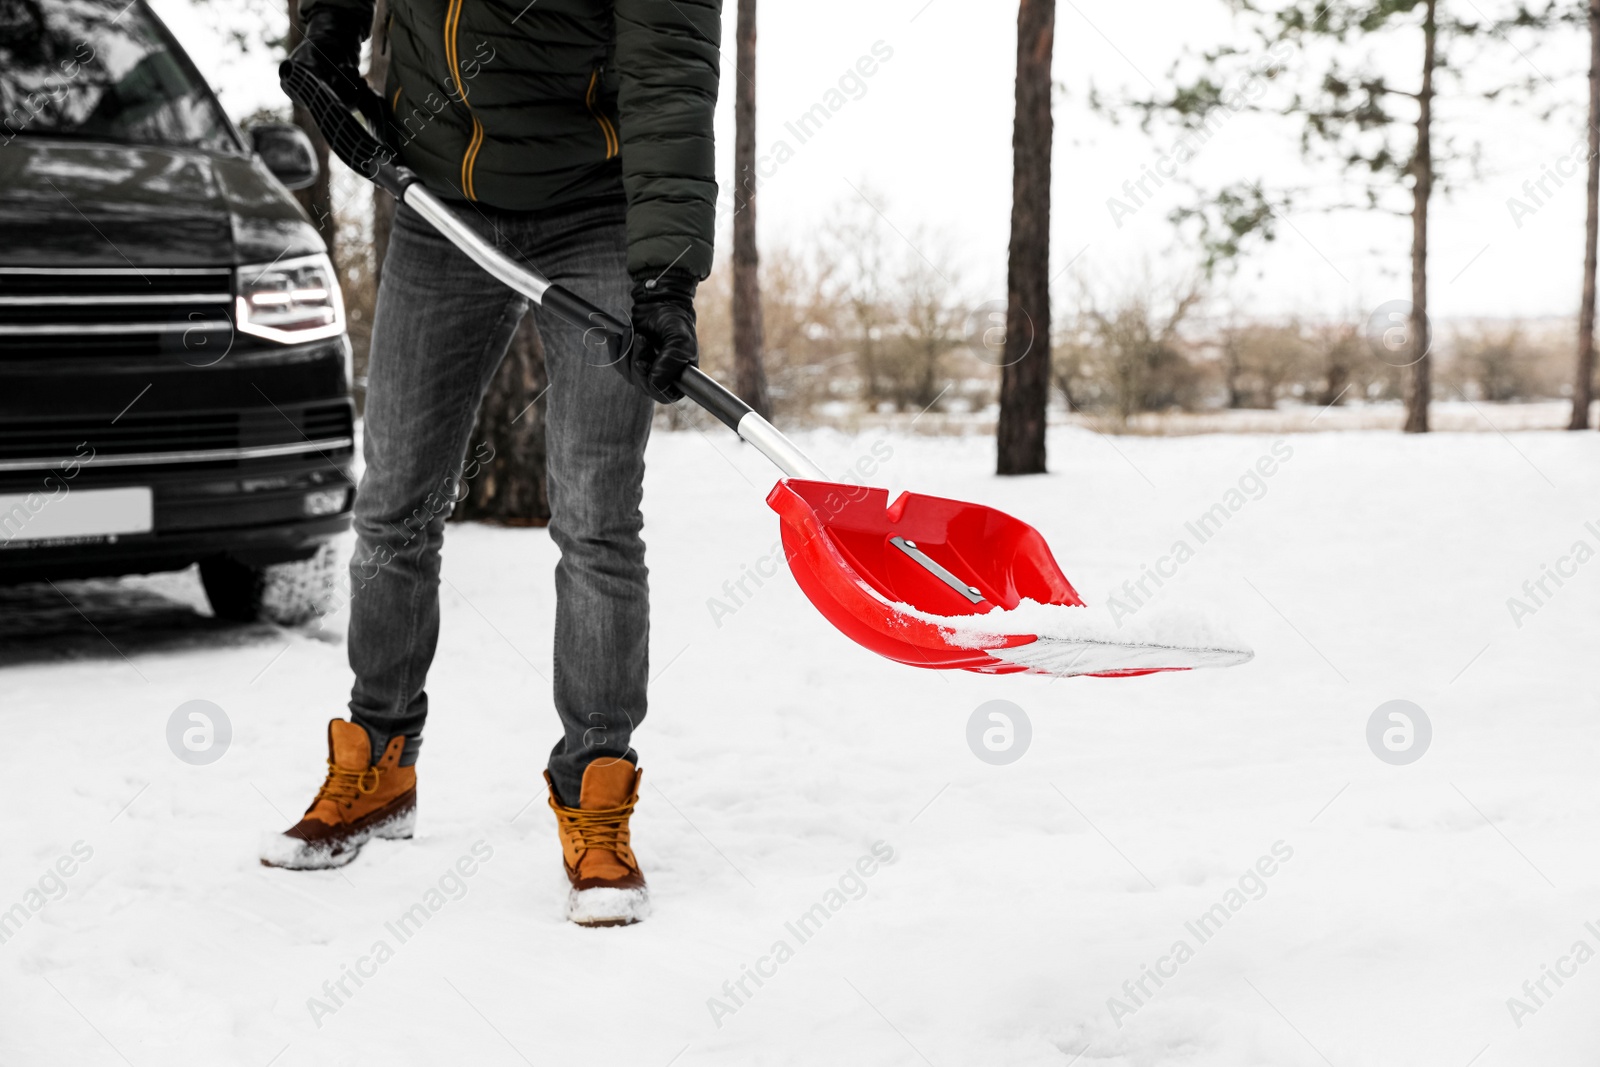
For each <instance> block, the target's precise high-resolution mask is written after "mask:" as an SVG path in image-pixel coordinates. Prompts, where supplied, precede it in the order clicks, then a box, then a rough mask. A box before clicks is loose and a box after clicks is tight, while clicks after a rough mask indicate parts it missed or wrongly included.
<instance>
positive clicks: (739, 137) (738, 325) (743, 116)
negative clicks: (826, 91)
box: [733, 0, 772, 418]
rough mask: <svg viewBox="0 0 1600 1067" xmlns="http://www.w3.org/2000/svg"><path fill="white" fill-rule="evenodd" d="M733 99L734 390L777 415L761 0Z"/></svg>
mask: <svg viewBox="0 0 1600 1067" xmlns="http://www.w3.org/2000/svg"><path fill="white" fill-rule="evenodd" d="M737 38H738V40H737V46H736V47H737V50H738V59H737V62H738V77H737V78H736V79H735V80H734V95H733V173H734V186H733V197H734V209H735V210H734V213H733V388H734V392H736V393H738V394H739V396H740V397H741V398H743V400H744V402H745V403H746V404H749V405H750V406H751V407H752V408H754V409H755V410H756V411H757V412H758V413H760V415H761V416H762V417H763V418H767V417H770V416H771V414H772V403H771V400H770V399H769V398H768V396H767V371H766V367H765V366H764V365H763V362H762V360H763V352H762V344H763V339H762V322H761V278H760V267H761V257H760V253H759V252H758V250H757V249H756V184H757V176H756V170H755V166H756V0H739V26H738V30H737Z"/></svg>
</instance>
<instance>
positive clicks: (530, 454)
mask: <svg viewBox="0 0 1600 1067" xmlns="http://www.w3.org/2000/svg"><path fill="white" fill-rule="evenodd" d="M535 314H537V313H536V312H532V311H530V312H529V313H528V314H526V315H524V316H523V317H522V322H521V324H520V325H518V326H517V332H516V334H515V335H513V337H512V338H511V347H510V348H509V349H508V350H507V351H506V358H505V361H504V362H502V363H501V364H500V369H499V371H497V372H496V373H495V376H494V381H493V382H491V383H490V384H489V392H488V394H487V395H486V396H484V398H483V407H482V408H480V409H479V411H478V424H477V426H476V427H475V428H474V429H473V431H472V437H471V438H470V439H469V440H468V441H467V453H466V456H465V457H463V467H462V482H463V483H464V484H463V485H462V486H461V487H460V488H459V489H458V490H457V491H456V496H457V497H458V502H457V504H456V507H455V511H454V512H453V513H452V514H451V516H450V517H451V519H452V520H455V521H458V522H461V521H478V522H492V523H496V524H498V525H501V526H544V525H546V524H547V523H549V521H550V498H549V495H548V493H547V492H546V489H545V445H544V414H545V399H544V394H545V390H546V389H547V388H548V387H549V384H550V379H549V376H548V375H547V374H546V372H545V364H544V345H543V344H542V343H541V342H540V340H539V330H538V327H537V325H536V324H535V322H534V315H535Z"/></svg>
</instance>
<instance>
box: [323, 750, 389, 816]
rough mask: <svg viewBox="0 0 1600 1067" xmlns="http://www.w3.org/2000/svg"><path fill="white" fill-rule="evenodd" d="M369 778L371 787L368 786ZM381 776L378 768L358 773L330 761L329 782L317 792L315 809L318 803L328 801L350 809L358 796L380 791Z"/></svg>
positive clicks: (325, 782) (324, 783) (368, 768)
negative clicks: (379, 781) (379, 780)
mask: <svg viewBox="0 0 1600 1067" xmlns="http://www.w3.org/2000/svg"><path fill="white" fill-rule="evenodd" d="M369 776H370V778H371V781H372V784H371V785H368V784H367V781H368V778H369ZM379 776H380V772H379V770H378V768H377V767H367V768H366V769H364V770H359V771H358V770H355V769H353V768H350V767H341V766H339V765H338V764H337V763H334V762H333V760H329V761H328V777H327V780H326V781H324V782H323V783H322V788H321V789H319V790H317V798H316V800H313V801H312V802H311V804H312V806H313V807H315V806H316V804H317V801H320V800H324V799H327V800H332V801H334V802H336V803H338V804H341V805H343V806H344V807H347V808H348V807H349V806H350V805H352V804H354V803H355V801H356V798H357V797H358V796H367V795H369V794H372V793H376V792H377V791H378V779H379Z"/></svg>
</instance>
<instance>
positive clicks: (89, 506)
mask: <svg viewBox="0 0 1600 1067" xmlns="http://www.w3.org/2000/svg"><path fill="white" fill-rule="evenodd" d="M53 481H55V482H56V484H57V486H58V488H57V489H56V491H55V492H50V491H48V490H44V491H40V492H37V493H0V546H11V545H17V544H22V543H25V542H29V541H60V540H73V539H80V540H102V539H107V538H115V537H117V536H119V535H121V534H135V533H149V532H150V530H151V529H152V528H153V527H154V523H153V521H152V518H151V510H152V509H151V496H150V490H149V489H148V488H147V487H144V486H139V487H137V488H129V489H72V488H63V487H62V486H63V483H61V482H60V481H59V480H58V479H53Z"/></svg>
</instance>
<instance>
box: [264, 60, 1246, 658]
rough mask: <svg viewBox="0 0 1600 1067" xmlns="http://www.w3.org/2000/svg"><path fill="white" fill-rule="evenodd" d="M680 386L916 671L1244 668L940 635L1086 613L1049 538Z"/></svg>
mask: <svg viewBox="0 0 1600 1067" xmlns="http://www.w3.org/2000/svg"><path fill="white" fill-rule="evenodd" d="M280 74H281V76H282V79H283V88H284V91H285V92H286V93H288V95H289V96H290V98H291V99H293V100H294V101H295V102H296V103H298V104H300V105H301V106H302V107H304V108H306V110H307V111H309V112H310V113H311V115H312V117H313V118H314V119H315V120H316V123H317V125H318V126H319V127H320V128H321V130H322V133H323V135H324V136H325V137H326V138H327V140H328V144H329V146H330V147H331V148H332V149H333V151H334V153H335V154H337V155H338V156H339V158H340V159H342V160H344V162H345V163H346V164H348V165H349V166H350V167H351V169H353V170H355V171H356V172H357V173H358V174H361V175H362V176H364V177H366V178H368V179H369V180H371V181H373V182H375V183H376V184H377V185H378V186H379V187H381V188H383V189H385V190H387V191H388V192H390V193H392V194H393V195H394V196H395V197H396V199H398V200H400V201H402V202H403V203H405V204H406V205H407V206H408V207H410V208H412V209H413V210H415V211H416V212H417V213H418V214H419V215H421V216H422V217H423V218H424V219H426V220H427V221H428V222H429V223H430V224H432V225H433V226H434V227H435V228H436V229H437V230H438V231H439V232H440V233H441V234H443V235H444V236H445V237H446V238H448V239H449V240H450V241H451V242H452V243H453V244H454V245H455V246H456V247H457V248H459V249H461V251H462V252H464V253H465V254H466V255H467V256H469V257H470V258H471V259H472V260H473V261H475V262H476V263H477V264H478V265H479V266H481V267H482V268H483V269H484V270H485V271H487V272H488V273H489V274H491V275H493V276H494V277H495V278H497V279H498V280H500V281H501V282H503V283H504V284H506V285H507V286H509V287H510V288H511V289H513V290H515V291H516V292H518V293H521V294H522V295H523V296H525V297H527V298H528V299H529V300H531V301H532V302H533V303H534V304H536V305H537V306H538V307H540V308H541V309H542V310H544V311H547V312H549V313H550V314H553V315H556V316H558V317H559V318H562V319H564V320H566V321H567V322H570V323H572V324H573V325H576V326H579V327H582V328H584V329H585V330H586V331H587V332H586V337H587V338H588V339H589V340H591V341H592V343H593V346H594V348H595V350H596V353H597V355H598V356H599V358H598V359H596V360H595V362H599V363H615V362H616V361H617V360H620V359H622V358H623V357H624V355H625V354H626V352H627V350H628V346H629V345H630V344H631V343H632V332H631V330H630V329H629V327H628V326H627V325H626V324H625V323H623V322H621V321H619V320H617V319H615V318H613V317H612V316H611V315H609V314H607V313H606V312H605V311H603V310H601V309H600V308H598V307H595V306H594V305H593V304H590V303H589V302H587V301H585V300H584V299H582V298H581V297H578V296H576V295H575V294H573V293H571V292H569V291H567V290H566V289H563V288H562V287H561V286H559V285H553V284H551V283H550V282H549V281H548V280H547V279H546V278H544V277H543V276H542V275H540V274H539V273H538V272H537V271H535V270H533V269H531V268H529V267H527V266H525V265H523V264H521V263H517V262H515V261H513V260H511V259H509V258H507V257H506V256H504V255H502V254H501V253H500V252H498V251H497V250H496V249H495V248H493V247H492V246H491V245H489V244H488V243H487V242H485V241H484V240H483V239H482V238H481V237H479V236H478V234H477V233H476V232H475V231H474V230H472V229H471V228H470V227H468V226H466V225H465V224H464V223H462V221H461V220H460V219H459V218H457V217H456V215H455V213H454V212H453V211H452V210H451V209H450V208H449V207H448V206H446V205H445V204H444V203H443V202H442V201H441V200H439V199H438V198H437V197H435V196H434V195H433V194H432V193H430V192H429V191H428V190H427V189H426V188H425V187H424V186H423V185H422V184H421V182H420V181H419V180H418V179H417V177H416V175H414V174H412V173H411V172H410V171H408V170H406V169H405V168H403V167H400V166H397V165H396V164H395V163H394V159H395V155H396V154H395V152H394V151H393V150H392V149H390V148H389V147H388V146H386V145H385V144H383V143H382V142H381V141H379V140H378V138H377V137H375V136H374V135H373V134H372V133H371V132H369V130H368V129H367V128H366V127H365V126H363V125H362V124H361V123H359V122H358V121H357V120H356V118H355V116H354V115H353V114H352V113H351V110H350V108H349V107H348V106H346V105H345V103H344V102H343V101H341V100H340V98H339V97H338V95H337V94H336V93H335V92H334V91H333V89H332V88H330V87H329V86H328V85H327V84H325V83H324V82H322V81H321V80H320V79H318V78H316V77H315V76H314V75H311V74H310V73H309V72H307V71H305V70H304V69H303V68H301V67H298V66H294V65H291V64H288V63H285V64H284V65H283V67H282V68H280ZM357 91H361V92H364V93H365V96H364V97H363V99H362V106H361V111H362V112H363V114H365V115H367V116H368V117H369V118H376V117H381V115H382V103H381V102H380V101H379V100H378V99H377V96H376V94H373V93H371V91H370V90H367V89H366V87H365V86H364V85H362V86H360V87H359V89H358V90H357ZM678 387H679V388H680V389H682V390H683V393H684V395H685V396H687V397H688V398H689V399H690V400H693V401H694V402H695V403H696V404H698V405H700V407H702V408H704V409H705V410H706V411H708V412H710V413H711V414H712V415H714V416H716V417H717V419H718V420H720V421H721V422H722V423H723V424H724V425H726V426H727V427H728V428H729V429H731V430H733V431H734V432H735V433H737V434H738V435H739V436H740V437H741V438H742V439H744V440H745V441H747V442H748V443H750V444H751V445H754V446H755V448H756V449H757V450H758V451H759V452H761V454H762V455H764V456H766V457H767V459H769V460H771V461H772V464H773V465H774V466H775V467H777V468H778V470H779V471H781V472H782V473H783V475H784V477H783V478H781V479H779V481H778V483H777V484H776V485H775V486H773V487H772V491H771V492H770V493H768V494H767V503H768V504H769V505H771V507H772V509H773V510H774V511H776V512H777V513H778V515H779V516H780V518H781V519H782V530H783V545H784V554H785V555H786V556H787V558H788V560H789V566H790V569H791V570H792V571H793V572H794V576H795V579H796V581H798V582H799V584H800V588H801V589H802V590H803V591H804V592H805V594H806V596H807V597H809V598H810V600H811V602H812V603H813V604H815V605H816V607H817V609H818V610H820V611H821V612H822V614H823V615H824V616H826V617H827V619H828V621H829V622H831V623H833V625H834V626H836V627H837V628H838V629H839V630H840V631H841V632H842V633H843V634H844V635H845V636H847V637H849V638H850V639H851V640H853V641H855V642H857V643H858V644H861V645H863V646H865V647H866V648H869V649H871V650H872V651H874V652H877V653H879V654H880V655H883V656H887V657H888V658H890V659H893V660H898V661H899V662H901V663H907V664H911V665H913V666H917V667H935V668H946V669H949V668H961V669H963V670H970V671H978V672H982V673H990V674H1005V673H1012V672H1017V671H1032V672H1034V673H1043V674H1091V675H1099V676H1102V677H1125V676H1131V675H1136V674H1149V673H1152V672H1155V671H1163V670H1187V669H1189V668H1190V667H1197V666H1210V665H1222V664H1223V663H1226V662H1240V660H1239V659H1238V658H1237V655H1238V653H1237V652H1231V651H1230V650H1225V649H1215V648H1212V649H1196V648H1183V647H1179V646H1174V645H1167V644H1155V643H1149V642H1146V643H1142V644H1140V643H1135V644H1126V643H1119V642H1116V641H1113V640H1106V639H1104V638H1103V637H1102V638H1094V637H1088V638H1083V637H1072V638H1069V639H1066V640H1063V639H1061V638H1059V637H1049V636H1046V637H1041V636H1040V635H1039V634H1037V633H1034V632H1011V630H1012V629H1013V628H1012V627H1008V626H1007V624H1006V621H1005V620H1004V619H998V618H997V619H996V620H995V625H993V626H992V627H990V629H992V630H994V631H996V632H984V631H983V630H981V629H978V630H975V629H971V628H967V627H963V626H961V625H960V624H959V623H960V620H952V621H947V622H945V623H943V624H941V623H940V622H939V621H937V620H939V619H946V620H950V619H951V617H954V616H980V615H987V614H990V613H993V612H995V610H996V609H1001V610H1002V611H1009V610H1011V609H1013V608H1016V607H1018V605H1019V604H1021V603H1022V602H1023V601H1024V600H1028V601H1034V602H1036V603H1038V604H1045V605H1061V606H1070V607H1082V606H1083V601H1082V600H1081V599H1079V597H1078V594H1077V593H1076V592H1075V591H1074V590H1073V588H1072V585H1071V584H1070V583H1069V582H1068V581H1067V579H1066V577H1065V576H1064V575H1063V574H1062V573H1061V568H1060V567H1058V566H1057V565H1056V561H1055V558H1054V557H1053V556H1052V555H1051V554H1050V548H1049V546H1048V545H1046V544H1045V541H1044V538H1043V537H1042V536H1040V534H1039V532H1038V531H1037V530H1035V529H1033V527H1031V526H1029V525H1027V524H1026V523H1024V522H1022V521H1020V520H1018V519H1015V518H1012V517H1011V516H1010V515H1007V514H1005V513H1004V512H1000V511H996V510H995V509H993V508H988V507H983V506H981V505H978V504H967V503H963V502H961V501H959V500H946V499H943V498H940V497H934V496H923V495H921V494H919V493H903V494H901V495H900V496H899V497H898V498H897V499H896V500H895V501H894V503H893V504H890V503H889V494H888V492H887V491H886V490H883V489H872V488H867V487H863V486H859V485H851V484H847V483H841V482H834V481H830V480H828V477H827V475H826V474H825V473H824V472H823V470H822V468H821V467H819V466H817V464H815V463H814V462H812V461H811V459H810V458H808V457H807V456H806V455H805V453H804V452H802V451H801V450H800V448H799V447H798V446H797V445H796V444H795V443H794V442H793V441H791V440H789V438H787V437H785V436H784V435H783V434H782V433H781V432H779V431H778V429H777V428H776V427H774V426H773V425H772V424H771V423H769V422H768V421H767V420H766V419H764V418H762V417H761V416H760V415H758V414H757V413H756V412H754V411H753V410H751V408H750V406H749V405H748V404H746V403H745V402H744V401H742V400H740V399H739V398H738V397H737V396H735V395H733V394H732V393H730V392H729V391H728V390H727V389H724V388H723V387H722V386H721V385H719V384H718V383H717V382H716V381H715V380H713V379H712V378H711V377H709V376H708V375H706V374H705V373H704V372H703V371H701V370H700V369H699V368H698V367H690V368H689V369H688V370H686V371H685V372H684V374H683V377H682V378H680V379H679V381H678ZM1072 614H1073V615H1074V616H1075V615H1076V614H1077V613H1072ZM1035 645H1038V646H1040V647H1043V646H1046V645H1053V646H1054V647H1055V648H1057V649H1058V651H1057V652H1056V653H1054V654H1051V655H1046V656H1042V657H1041V656H1038V655H1035V656H1032V657H1029V656H1027V655H1020V656H1019V655H1010V656H1008V655H1007V652H1006V650H1010V649H1019V648H1023V647H1024V646H1035ZM1059 650H1065V652H1067V653H1070V655H1062V654H1060V651H1059ZM993 653H999V655H995V654H993ZM1230 655H1231V656H1232V657H1233V658H1231V659H1230V658H1229V657H1230ZM1219 657H1220V658H1219ZM1244 658H1246V659H1247V658H1249V655H1248V653H1245V654H1244ZM1075 667H1076V668H1080V669H1073V668H1075Z"/></svg>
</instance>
